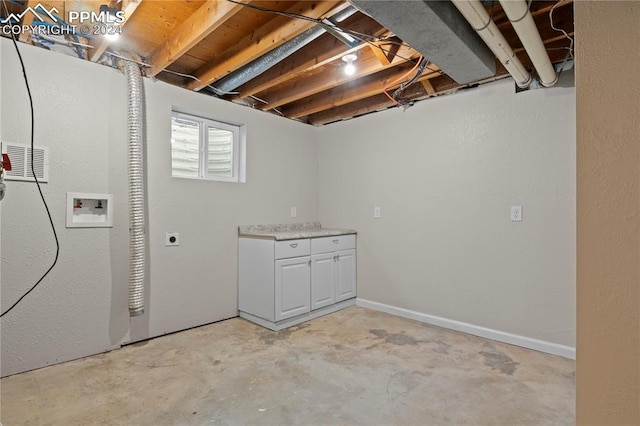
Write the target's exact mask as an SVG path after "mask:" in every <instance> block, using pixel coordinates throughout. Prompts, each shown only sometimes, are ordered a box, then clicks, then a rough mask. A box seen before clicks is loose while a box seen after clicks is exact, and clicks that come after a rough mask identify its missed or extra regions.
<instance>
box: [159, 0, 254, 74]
mask: <svg viewBox="0 0 640 426" xmlns="http://www.w3.org/2000/svg"><path fill="white" fill-rule="evenodd" d="M243 1H247V0H243ZM244 7H245V6H243V5H240V4H236V3H231V2H227V1H217V0H208V1H207V2H206V3H204V4H203V5H202V6H200V8H198V10H196V11H195V13H193V15H191V16H190V17H189V18H188V19H187V20H186V21H185V22H183V23H182V25H180V27H179V28H178V29H177V30H176V31H175V32H174V33H173V34H172V35H171V37H170V38H169V39H168V40H167V41H166V42H164V43H163V44H162V45H161V46H160V47H158V48H157V49H156V50H155V51H154V52H153V54H152V55H151V58H150V61H149V62H150V64H151V68H149V70H147V75H148V76H150V77H152V76H155V75H157V74H158V73H159V72H161V71H162V70H163V69H165V68H166V67H168V66H169V65H171V64H172V63H173V62H175V61H176V60H178V59H179V58H180V57H181V56H182V55H184V54H185V53H186V52H187V51H189V49H191V48H192V47H193V46H195V45H196V44H198V43H199V42H200V41H202V39H204V38H205V37H207V36H208V35H209V34H211V33H212V32H213V31H215V30H216V29H217V28H219V27H220V26H221V25H222V24H224V23H225V22H226V21H228V20H229V19H231V18H232V17H233V16H234V15H235V14H236V13H238V12H239V11H241V10H242V9H243V8H244ZM203 87H204V86H203Z"/></svg>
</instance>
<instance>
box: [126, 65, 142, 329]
mask: <svg viewBox="0 0 640 426" xmlns="http://www.w3.org/2000/svg"><path fill="white" fill-rule="evenodd" d="M123 67H124V73H125V75H126V77H127V88H128V89H129V92H128V101H129V110H128V126H129V158H128V174H129V315H131V316H132V317H133V316H138V315H142V314H143V313H144V270H145V251H146V247H145V239H144V228H145V218H144V136H145V117H144V83H143V81H142V75H141V74H140V68H139V67H138V65H137V64H135V63H133V62H131V61H124V64H123Z"/></svg>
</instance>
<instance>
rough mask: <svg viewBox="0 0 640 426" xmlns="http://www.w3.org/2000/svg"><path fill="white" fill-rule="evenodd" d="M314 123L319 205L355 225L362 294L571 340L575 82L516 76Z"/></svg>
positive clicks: (336, 222) (329, 216) (331, 220)
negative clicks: (520, 213) (377, 211)
mask: <svg viewBox="0 0 640 426" xmlns="http://www.w3.org/2000/svg"><path fill="white" fill-rule="evenodd" d="M318 137H319V145H318V157H319V201H318V205H319V219H320V221H321V222H322V223H323V225H325V226H336V227H349V228H355V229H357V230H358V297H359V298H362V299H366V300H370V301H374V302H379V303H383V304H387V305H390V306H394V307H398V308H403V309H408V310H411V311H416V312H419V313H424V314H428V315H433V316H437V317H443V318H447V319H451V320H456V321H461V322H465V323H470V324H473V325H476V326H480V327H486V328H490V329H494V330H497V331H501V332H505V333H512V334H515V335H519V336H524V337H528V338H532V339H539V340H543V341H546V342H552V343H556V344H560V345H566V346H570V347H574V346H575V92H574V89H573V88H561V87H556V88H553V89H547V90H533V91H529V92H525V93H520V94H515V93H514V84H513V81H512V80H511V79H508V80H503V81H499V82H495V83H492V84H487V85H484V86H480V87H478V88H476V89H473V90H469V91H467V92H461V93H458V94H456V95H453V96H446V97H442V98H436V99H431V100H429V101H427V102H422V103H419V104H417V105H415V106H414V107H412V108H410V109H408V110H407V111H406V112H402V110H401V109H394V110H389V111H386V112H382V113H377V114H373V115H369V116H366V117H361V118H358V119H356V120H350V121H346V122H342V123H336V124H332V125H329V126H326V127H323V128H320V129H319V130H318ZM511 205H522V206H524V221H523V222H522V223H512V222H510V217H509V215H510V206H511ZM374 206H380V207H381V216H382V217H381V218H380V219H374V218H373V208H374Z"/></svg>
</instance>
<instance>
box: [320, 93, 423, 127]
mask: <svg viewBox="0 0 640 426" xmlns="http://www.w3.org/2000/svg"><path fill="white" fill-rule="evenodd" d="M425 96H428V94H427V93H426V92H425V90H424V88H423V87H421V86H420V84H414V85H411V86H409V87H408V88H407V90H405V91H404V92H403V99H409V100H412V99H419V98H424V97H425ZM395 105H397V104H396V103H395V102H393V101H392V100H391V99H389V98H388V97H387V96H386V95H383V94H378V95H374V96H371V97H368V98H365V99H360V100H358V101H355V102H351V103H349V104H345V105H342V106H339V107H336V108H331V109H328V110H326V111H321V112H319V113H316V114H313V115H311V116H309V117H308V118H307V123H309V124H313V125H314V126H322V125H324V124H327V123H333V122H334V121H339V120H342V119H343V118H344V117H357V116H360V115H363V114H369V113H371V112H376V111H381V110H384V109H387V108H390V107H393V106H395Z"/></svg>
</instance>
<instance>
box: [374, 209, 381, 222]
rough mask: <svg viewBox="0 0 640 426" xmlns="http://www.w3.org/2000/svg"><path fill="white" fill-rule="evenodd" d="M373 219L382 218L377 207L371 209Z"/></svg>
mask: <svg viewBox="0 0 640 426" xmlns="http://www.w3.org/2000/svg"><path fill="white" fill-rule="evenodd" d="M373 217H374V219H380V218H381V217H382V214H381V211H380V207H379V206H375V207H374V208H373Z"/></svg>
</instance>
